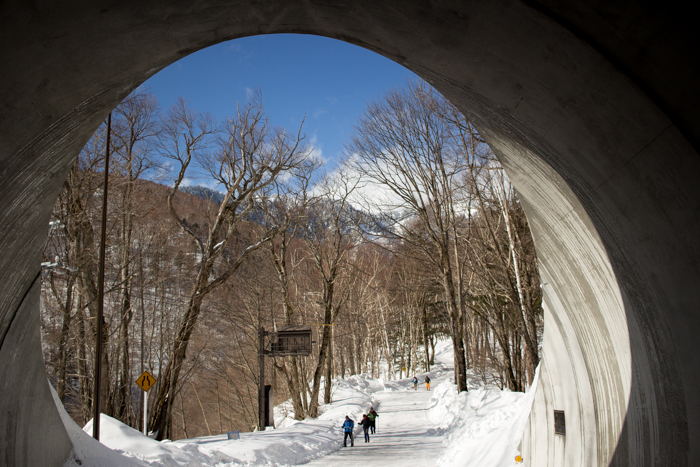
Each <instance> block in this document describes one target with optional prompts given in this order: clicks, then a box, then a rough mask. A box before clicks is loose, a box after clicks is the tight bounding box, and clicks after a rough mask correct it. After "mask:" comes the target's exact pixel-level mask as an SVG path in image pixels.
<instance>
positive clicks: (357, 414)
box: [54, 342, 533, 467]
mask: <svg viewBox="0 0 700 467" xmlns="http://www.w3.org/2000/svg"><path fill="white" fill-rule="evenodd" d="M451 350H452V349H451V346H450V345H449V343H448V342H443V343H440V344H439V345H438V346H437V348H436V355H435V357H436V365H435V366H434V367H433V368H432V370H431V372H430V373H429V374H430V378H431V379H432V383H431V386H432V387H433V390H432V391H430V392H428V391H426V390H425V383H424V380H425V374H419V375H418V379H419V381H420V383H421V384H420V385H419V388H418V390H417V391H415V390H413V384H411V379H410V378H404V379H401V380H394V381H383V380H379V379H373V378H370V377H369V376H368V375H355V376H350V377H348V378H345V379H342V378H341V379H337V380H335V381H334V384H333V402H332V403H331V404H328V405H324V406H323V407H322V409H323V413H322V414H321V415H320V416H319V417H318V419H311V420H303V421H295V420H293V417H292V415H293V414H291V413H290V412H289V409H290V407H289V404H282V405H280V406H278V407H276V408H275V413H276V417H275V419H276V420H277V427H278V428H277V429H274V430H269V431H264V432H261V433H241V437H240V439H238V440H229V439H228V438H227V436H226V434H221V435H214V436H206V437H201V438H195V439H183V440H178V441H174V442H170V441H163V442H158V441H155V440H152V439H150V438H147V437H146V436H144V435H142V434H141V433H139V432H138V431H136V430H134V429H133V428H130V427H128V426H127V425H124V424H122V423H121V422H119V421H117V420H114V419H113V418H110V417H107V416H106V415H102V418H101V420H102V421H101V424H102V429H101V432H102V437H101V442H97V441H95V440H94V439H92V438H91V437H90V436H89V435H88V434H87V433H89V432H91V431H92V428H91V423H89V424H88V425H86V426H85V427H84V428H83V429H81V428H80V427H78V426H77V425H75V423H73V421H72V420H70V417H69V416H68V415H67V414H66V413H65V411H61V414H62V417H63V419H64V423H65V424H66V428H67V429H68V433H69V436H70V437H71V439H72V440H73V444H74V447H75V449H74V451H73V459H72V460H69V461H68V462H67V463H66V464H65V466H64V467H78V466H83V467H84V466H86V465H88V466H100V467H126V466H130V467H131V466H139V467H149V466H151V467H185V466H186V467H214V466H216V467H263V466H265V467H270V466H274V467H282V466H291V465H302V464H303V465H309V466H324V467H334V466H339V467H343V466H363V467H366V466H368V465H376V466H382V467H383V466H389V467H391V466H401V467H404V466H406V465H420V466H421V467H429V466H436V467H437V466H440V467H443V466H450V467H453V466H459V467H505V466H522V465H527V463H525V464H518V463H516V462H515V456H516V455H517V454H518V451H517V446H518V443H519V442H520V438H521V436H522V430H523V428H524V426H525V422H526V421H527V416H528V414H529V410H530V404H531V402H532V394H533V392H531V393H530V394H528V395H525V394H522V393H512V392H510V391H507V390H505V391H501V390H499V389H497V388H493V387H479V385H478V378H477V377H476V376H475V375H470V379H471V381H470V383H469V384H470V388H471V390H470V391H469V392H468V393H466V392H463V393H459V394H458V393H457V389H456V387H455V385H454V384H453V383H452V382H451V381H449V380H451V377H452V375H453V371H452V351H451ZM54 397H55V398H56V400H58V396H56V395H55V392H54ZM58 403H59V404H60V402H58ZM370 407H374V408H375V409H376V410H377V412H378V413H379V418H378V419H377V433H376V434H375V435H372V436H371V440H370V442H369V443H365V442H364V437H363V435H362V430H361V429H360V428H359V427H358V428H357V429H356V438H355V446H354V447H346V448H344V447H342V444H343V433H342V428H341V424H342V422H343V420H344V418H345V415H349V416H350V417H351V418H353V419H354V420H355V423H356V425H359V421H360V420H361V418H362V414H363V413H367V412H368V411H369V408H370ZM83 430H85V431H83ZM86 432H87V433H86Z"/></svg>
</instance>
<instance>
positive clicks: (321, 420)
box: [83, 375, 384, 467]
mask: <svg viewBox="0 0 700 467" xmlns="http://www.w3.org/2000/svg"><path fill="white" fill-rule="evenodd" d="M383 390H384V383H383V382H382V381H381V380H376V379H371V378H368V377H367V376H366V375H359V376H352V377H350V378H347V379H338V380H336V381H334V386H333V401H334V402H333V403H332V404H328V405H325V406H321V411H322V412H323V413H322V414H321V415H320V416H319V417H318V419H316V420H303V421H296V420H294V419H293V415H294V414H293V413H292V412H290V411H287V412H286V413H284V411H283V410H282V409H280V408H276V415H279V419H277V418H276V424H277V426H278V427H280V428H278V429H274V430H268V431H264V432H257V433H241V435H240V436H241V439H238V440H229V439H227V435H226V434H221V435H216V436H206V437H202V438H196V439H184V440H179V441H174V442H169V441H163V442H158V441H154V440H152V439H150V438H148V437H147V436H145V435H143V434H142V433H141V432H139V431H137V430H134V429H133V428H131V427H129V426H127V425H125V424H123V423H121V422H119V421H118V420H115V419H114V418H111V417H108V416H106V415H102V416H101V418H100V420H101V421H100V441H101V443H102V444H104V445H105V446H107V447H109V448H111V449H113V450H114V451H116V453H120V454H123V455H124V456H125V457H124V458H122V460H121V462H120V463H113V462H110V463H105V464H102V465H115V466H123V465H140V466H141V465H150V466H156V467H181V466H187V467H205V466H214V465H216V466H223V465H226V466H231V467H234V466H247V467H252V466H263V465H264V466H283V465H296V464H302V463H306V462H309V461H310V460H312V459H315V458H317V457H322V456H325V455H328V454H330V453H331V452H334V451H337V450H338V449H340V446H341V445H340V440H341V439H342V430H341V425H342V422H343V421H344V420H345V416H346V415H349V416H350V417H351V418H354V419H355V420H358V419H359V418H361V416H362V414H363V413H366V412H367V411H368V410H369V407H375V408H377V407H378V406H379V401H378V400H376V399H375V397H374V394H375V393H377V392H380V391H383ZM83 430H84V431H85V432H86V433H92V420H91V421H90V422H88V424H87V425H85V427H84V428H83ZM116 453H114V452H113V455H114V454H116Z"/></svg>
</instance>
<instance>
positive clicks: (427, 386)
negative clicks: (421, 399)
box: [425, 375, 430, 391]
mask: <svg viewBox="0 0 700 467" xmlns="http://www.w3.org/2000/svg"><path fill="white" fill-rule="evenodd" d="M425 390H426V391H430V376H428V375H425Z"/></svg>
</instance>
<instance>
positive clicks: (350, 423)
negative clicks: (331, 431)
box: [343, 415, 355, 447]
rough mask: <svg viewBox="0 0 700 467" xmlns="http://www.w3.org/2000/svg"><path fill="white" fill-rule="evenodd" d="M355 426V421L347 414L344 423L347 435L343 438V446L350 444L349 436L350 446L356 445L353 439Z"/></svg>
mask: <svg viewBox="0 0 700 467" xmlns="http://www.w3.org/2000/svg"><path fill="white" fill-rule="evenodd" d="M353 428H355V422H354V421H353V420H352V418H350V417H348V416H347V415H346V416H345V422H344V423H343V430H345V437H344V438H343V447H347V445H348V436H349V437H350V447H353V446H355V441H353V439H352V429H353Z"/></svg>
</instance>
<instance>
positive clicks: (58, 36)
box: [0, 0, 700, 467]
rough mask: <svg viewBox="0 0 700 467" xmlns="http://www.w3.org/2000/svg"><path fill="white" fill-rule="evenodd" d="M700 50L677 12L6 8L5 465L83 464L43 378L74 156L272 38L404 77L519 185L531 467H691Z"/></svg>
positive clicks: (698, 433)
mask: <svg viewBox="0 0 700 467" xmlns="http://www.w3.org/2000/svg"><path fill="white" fill-rule="evenodd" d="M699 31H700V28H698V27H697V25H696V24H695V22H694V21H693V19H692V15H691V14H690V12H689V11H686V10H685V8H683V6H681V5H680V2H676V1H675V0H674V1H671V2H664V4H663V5H659V4H656V3H653V4H652V3H651V2H638V1H633V0H620V1H613V2H609V1H604V0H592V1H590V2H578V1H574V0H491V1H475V0H464V1H444V2H436V1H426V0H422V1H421V0H384V1H377V0H355V1H353V2H341V1H339V0H267V1H259V0H249V1H245V0H201V1H198V2H191V1H186V0H168V1H164V0H160V1H153V2H144V1H134V0H126V1H122V2H114V1H104V0H98V1H94V0H90V1H87V0H66V1H63V2H29V1H21V0H9V1H6V2H2V4H0V50H1V51H2V55H1V58H2V68H0V96H1V97H0V99H1V100H0V200H1V202H0V464H2V465H8V466H10V465H11V466H61V465H64V463H66V462H67V464H66V465H72V463H73V462H74V461H73V460H72V459H71V456H72V454H71V449H72V446H71V442H70V440H69V438H68V436H67V434H66V430H65V428H64V426H63V424H62V422H61V420H60V418H59V415H58V411H57V409H56V406H55V404H54V401H53V398H52V396H51V393H50V390H49V386H48V384H47V379H46V373H45V370H44V364H43V359H42V354H41V347H40V333H39V290H40V257H41V249H42V242H43V238H44V235H45V234H46V231H47V223H48V220H49V216H50V213H51V209H52V206H53V204H54V201H55V199H56V197H57V195H58V193H59V190H60V188H61V184H62V183H63V180H64V179H65V176H66V174H67V172H68V170H69V168H70V167H71V165H72V164H73V162H74V160H75V158H76V156H77V154H78V152H79V150H80V148H81V147H82V146H83V144H84V143H85V142H86V141H87V139H88V138H89V136H90V135H91V134H92V133H93V132H94V130H95V129H96V128H97V126H98V125H99V124H100V122H101V121H103V120H104V119H105V118H106V116H107V114H108V113H109V112H110V110H111V109H112V108H114V107H115V106H116V105H117V104H118V103H119V102H120V101H121V100H122V99H123V98H124V97H125V96H126V95H127V94H128V93H129V92H130V91H132V90H133V89H134V88H136V87H137V86H138V85H139V84H141V83H142V82H143V81H144V80H146V79H147V78H148V77H150V76H151V75H153V74H154V73H156V72H157V71H159V70H161V69H162V68H164V67H166V66H168V65H170V64H171V63H173V62H175V61H176V60H178V59H179V58H181V57H184V56H186V55H188V54H190V53H192V52H195V51H197V50H200V49H202V48H205V47H207V46H210V45H213V44H216V43H218V42H221V41H226V40H230V39H235V38H238V37H243V36H250V35H256V34H271V33H303V34H316V35H321V36H325V37H329V38H334V39H339V40H343V41H346V42H349V43H352V44H356V45H358V46H361V47H365V48H367V49H369V50H372V51H375V52H377V53H380V54H382V55H383V56H385V57H387V58H389V59H392V60H394V61H396V62H398V63H400V64H402V65H403V66H405V67H407V68H408V69H410V70H412V71H414V72H415V73H417V74H418V75H420V76H422V77H423V78H424V79H426V80H427V81H428V82H429V83H431V84H432V85H433V86H435V87H436V88H437V89H438V90H439V91H441V92H442V93H443V94H444V95H445V96H446V97H448V98H449V99H450V100H451V101H452V102H453V103H454V104H455V105H457V106H458V107H459V108H460V109H461V110H462V111H464V112H465V114H467V115H468V116H469V118H470V119H471V120H472V121H473V122H474V123H475V125H476V126H477V127H478V128H479V129H480V131H481V132H482V134H483V135H484V137H485V138H486V139H487V141H488V142H489V143H490V144H491V145H492V147H493V148H494V150H495V151H496V153H497V155H498V157H499V159H500V160H501V162H502V163H503V165H504V166H505V168H506V171H507V173H508V175H509V176H510V177H511V179H512V181H513V183H514V185H515V187H516V188H517V191H518V193H519V195H520V199H521V200H522V203H523V205H524V207H525V209H526V213H527V215H528V218H529V221H530V224H531V227H532V231H533V235H534V237H535V241H536V246H537V252H538V255H539V258H540V264H541V275H542V278H543V280H542V282H543V284H544V285H543V287H544V290H545V314H546V317H545V321H546V326H545V336H544V348H543V359H542V364H541V368H540V380H539V385H538V387H537V392H536V397H535V403H534V406H533V411H532V414H531V416H530V421H529V424H528V427H527V429H526V431H525V434H524V436H523V440H522V443H521V449H522V452H523V454H524V457H525V461H526V465H530V466H538V467H541V466H564V465H566V466H568V467H577V466H586V467H587V466H607V465H612V466H634V467H640V466H685V465H690V464H691V463H692V462H697V459H698V458H700V442H699V441H700V391H699V390H698V383H700V376H698V375H700V353H699V352H698V345H697V344H696V342H697V339H698V334H699V333H700V312H699V310H698V304H699V303H700V244H699V242H698V240H700V209H699V202H700V183H698V179H700V157H698V148H700V105H699V104H700V86H698V83H700V53H699V50H700V48H699V47H698V46H699V45H700V32H699ZM554 410H561V411H564V412H565V419H566V435H560V434H555V432H554Z"/></svg>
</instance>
